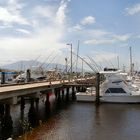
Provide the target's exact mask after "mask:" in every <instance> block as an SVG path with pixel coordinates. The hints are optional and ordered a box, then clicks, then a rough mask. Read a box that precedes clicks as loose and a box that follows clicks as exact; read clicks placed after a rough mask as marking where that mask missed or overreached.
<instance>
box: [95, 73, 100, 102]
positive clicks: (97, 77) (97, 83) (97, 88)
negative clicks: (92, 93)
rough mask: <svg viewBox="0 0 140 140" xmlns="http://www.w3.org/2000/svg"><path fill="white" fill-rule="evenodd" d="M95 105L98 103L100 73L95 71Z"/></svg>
mask: <svg viewBox="0 0 140 140" xmlns="http://www.w3.org/2000/svg"><path fill="white" fill-rule="evenodd" d="M95 103H96V105H99V104H100V73H96V101H95Z"/></svg>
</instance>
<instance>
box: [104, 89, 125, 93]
mask: <svg viewBox="0 0 140 140" xmlns="http://www.w3.org/2000/svg"><path fill="white" fill-rule="evenodd" d="M105 93H126V92H125V91H124V89H123V88H108V89H107V90H106V92H105Z"/></svg>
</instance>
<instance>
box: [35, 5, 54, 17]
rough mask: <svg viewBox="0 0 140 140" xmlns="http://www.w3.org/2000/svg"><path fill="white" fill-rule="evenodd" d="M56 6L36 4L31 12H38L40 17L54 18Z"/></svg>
mask: <svg viewBox="0 0 140 140" xmlns="http://www.w3.org/2000/svg"><path fill="white" fill-rule="evenodd" d="M55 12H56V8H55V7H54V6H50V5H48V6H37V7H35V8H34V9H33V13H35V14H38V15H39V16H41V17H47V18H51V19H52V18H54V16H55Z"/></svg>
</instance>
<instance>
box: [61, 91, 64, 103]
mask: <svg viewBox="0 0 140 140" xmlns="http://www.w3.org/2000/svg"><path fill="white" fill-rule="evenodd" d="M61 91H62V101H64V89H62V90H61Z"/></svg>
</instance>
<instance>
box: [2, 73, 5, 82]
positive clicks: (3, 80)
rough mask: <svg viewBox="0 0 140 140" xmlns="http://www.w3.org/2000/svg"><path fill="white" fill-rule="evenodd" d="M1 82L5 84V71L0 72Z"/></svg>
mask: <svg viewBox="0 0 140 140" xmlns="http://www.w3.org/2000/svg"><path fill="white" fill-rule="evenodd" d="M1 84H5V72H1Z"/></svg>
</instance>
